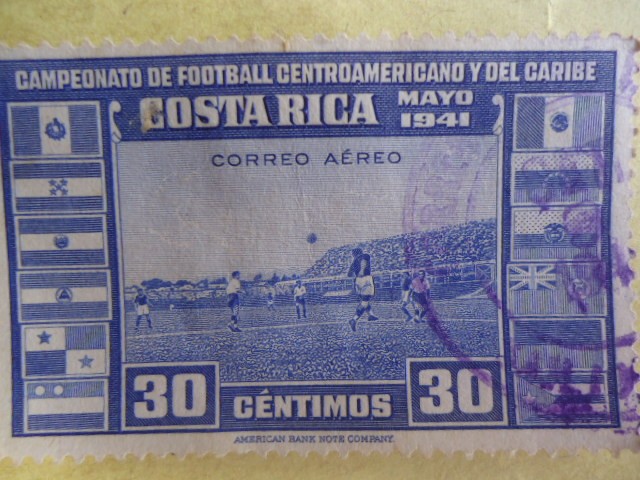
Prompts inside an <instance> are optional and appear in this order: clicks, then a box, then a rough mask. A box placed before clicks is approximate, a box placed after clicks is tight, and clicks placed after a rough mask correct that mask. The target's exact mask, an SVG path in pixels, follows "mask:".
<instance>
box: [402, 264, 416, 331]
mask: <svg viewBox="0 0 640 480" xmlns="http://www.w3.org/2000/svg"><path fill="white" fill-rule="evenodd" d="M400 288H402V299H401V302H402V303H401V304H400V310H402V313H404V314H405V315H406V316H407V322H409V321H411V320H412V319H413V314H412V313H411V312H410V311H409V308H408V307H409V305H411V306H412V307H413V309H414V310H415V306H414V305H413V300H412V298H411V275H410V274H409V272H404V275H403V276H402V283H401V285H400Z"/></svg>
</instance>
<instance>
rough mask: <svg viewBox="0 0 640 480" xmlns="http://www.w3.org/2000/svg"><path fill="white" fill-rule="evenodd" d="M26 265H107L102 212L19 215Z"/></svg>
mask: <svg viewBox="0 0 640 480" xmlns="http://www.w3.org/2000/svg"><path fill="white" fill-rule="evenodd" d="M17 223H18V239H19V252H20V253H19V255H20V264H21V266H22V267H26V268H28V267H69V266H81V265H87V266H103V265H105V263H106V248H105V243H106V241H105V225H104V219H103V217H101V216H96V217H61V218H19V219H18V222H17Z"/></svg>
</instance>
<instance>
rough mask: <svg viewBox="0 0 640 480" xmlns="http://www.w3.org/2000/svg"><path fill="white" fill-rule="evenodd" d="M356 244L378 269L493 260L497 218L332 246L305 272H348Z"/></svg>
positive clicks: (322, 274)
mask: <svg viewBox="0 0 640 480" xmlns="http://www.w3.org/2000/svg"><path fill="white" fill-rule="evenodd" d="M356 247H359V248H361V249H362V250H363V251H365V252H367V253H368V254H369V255H371V259H372V266H373V269H374V270H376V271H385V270H402V269H405V268H407V267H409V268H426V267H429V266H437V265H447V264H456V263H468V262H478V261H483V260H492V259H494V258H495V254H496V221H495V219H490V220H480V221H471V222H467V223H465V224H462V225H452V226H447V227H443V228H439V229H437V230H431V231H428V232H416V233H408V234H404V235H397V236H394V237H389V238H385V239H381V240H372V241H371V242H367V243H359V244H351V245H343V246H341V247H336V248H331V249H329V250H328V251H327V252H326V253H325V254H324V255H323V256H322V257H321V258H320V259H319V260H318V261H316V263H315V264H314V265H313V266H312V267H311V268H310V269H309V270H307V272H306V273H305V275H304V276H305V277H329V276H335V275H344V273H345V271H346V270H347V269H348V268H349V265H350V263H351V261H352V260H353V257H352V255H351V250H352V249H353V248H356Z"/></svg>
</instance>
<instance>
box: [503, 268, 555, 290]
mask: <svg viewBox="0 0 640 480" xmlns="http://www.w3.org/2000/svg"><path fill="white" fill-rule="evenodd" d="M555 288H556V268H555V267H554V266H553V265H518V266H510V267H509V290H542V289H548V290H555Z"/></svg>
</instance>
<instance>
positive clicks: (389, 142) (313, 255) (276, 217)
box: [118, 137, 498, 285]
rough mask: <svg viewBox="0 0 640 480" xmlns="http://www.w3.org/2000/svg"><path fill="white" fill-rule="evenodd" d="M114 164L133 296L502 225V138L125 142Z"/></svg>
mask: <svg viewBox="0 0 640 480" xmlns="http://www.w3.org/2000/svg"><path fill="white" fill-rule="evenodd" d="M346 151H348V152H349V154H350V155H346V156H345V158H344V161H345V162H349V161H350V162H352V164H342V162H343V158H342V156H343V152H346ZM374 152H383V153H382V154H381V155H380V156H379V161H382V162H383V163H380V164H374V163H373V157H374ZM391 152H396V153H397V154H399V156H398V155H396V153H394V154H392V155H389V154H390V153H391ZM358 153H360V158H361V162H360V164H357V155H358ZM365 153H367V154H368V160H369V163H368V164H366V163H364V160H363V158H364V154H365ZM283 154H291V155H290V158H289V162H290V163H292V164H293V165H282V158H283ZM234 155H235V156H234ZM265 155H268V156H267V160H268V161H267V162H266V163H265V161H264V158H265V157H264V156H265ZM271 155H275V158H276V160H275V162H276V166H274V165H272V164H271V162H270V161H269V160H270V159H273V158H274V157H273V156H271ZM296 155H298V160H299V161H300V163H304V162H305V160H306V159H308V161H306V164H305V165H296V162H295V157H296ZM305 155H306V157H305ZM118 156H119V161H118V184H119V198H120V217H121V222H122V227H121V228H122V233H123V249H124V264H125V283H126V285H132V284H139V283H140V282H141V281H142V280H147V279H151V278H156V277H157V278H162V279H165V280H172V281H175V280H179V279H188V280H200V279H202V278H210V279H211V278H218V277H223V276H225V277H227V276H228V275H229V273H230V272H231V271H232V270H240V271H241V272H242V274H243V278H246V279H252V278H253V277H254V276H255V275H256V274H258V273H261V274H263V275H264V276H265V277H270V276H271V275H273V273H277V274H278V275H282V274H287V275H291V274H294V273H302V272H304V271H305V270H306V269H307V268H309V267H310V266H311V265H312V264H313V263H314V262H315V261H316V260H317V259H318V258H320V257H321V256H322V255H323V254H324V253H325V252H326V251H327V250H328V249H329V248H332V247H337V246H341V245H345V244H351V243H356V242H362V241H368V240H372V239H376V238H385V237H389V236H393V235H399V234H402V233H406V232H411V231H422V230H431V229H435V228H439V227H442V226H446V225H456V224H460V223H464V222H467V221H470V220H480V219H486V218H495V217H496V208H497V207H496V205H497V203H496V195H497V187H496V185H497V181H498V180H497V178H498V176H497V137H431V138H430V137H412V138H408V137H379V138H317V139H304V140H298V139H268V140H265V139H263V140H259V141H256V140H224V141H182V142H129V143H121V144H120V145H119V148H118ZM214 156H215V159H214V161H215V163H216V164H218V165H220V164H223V165H222V166H214V164H213V162H212V157H214ZM247 157H248V158H249V164H247ZM327 159H329V160H328V161H327ZM334 159H335V161H334ZM398 159H400V160H399V161H398ZM254 160H256V161H257V162H258V165H255V164H254ZM389 160H391V161H393V162H395V163H391V162H390V161H389ZM239 161H240V162H241V165H239V166H231V165H229V163H232V164H236V163H238V162H239ZM285 162H286V160H285Z"/></svg>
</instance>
